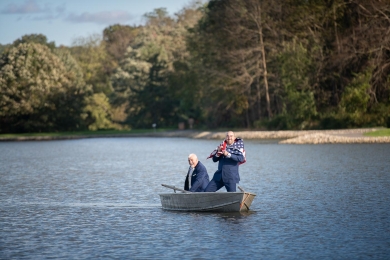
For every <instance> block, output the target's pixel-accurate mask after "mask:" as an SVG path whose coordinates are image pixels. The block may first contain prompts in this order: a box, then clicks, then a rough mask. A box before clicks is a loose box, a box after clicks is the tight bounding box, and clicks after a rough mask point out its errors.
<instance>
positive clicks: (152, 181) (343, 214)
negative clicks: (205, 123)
mask: <svg viewBox="0 0 390 260" xmlns="http://www.w3.org/2000/svg"><path fill="white" fill-rule="evenodd" d="M218 143H219V140H217V141H215V140H192V139H185V138H160V139H159V138H111V139H84V140H66V141H44V142H3V143H0V187H1V188H0V259H45V258H66V259H74V258H81V259H86V258H88V259H91V258H100V259H101V258H103V259H106V258H121V259H123V258H125V259H126V258H129V259H171V258H186V259H210V258H226V259H231V258H240V259H244V258H248V259H254V258H255V259H257V258H264V259H280V258H285V259H302V258H303V259H308V258H309V259H318V258H328V259H334V258H342V259H359V258H360V259H367V258H373V259H388V258H389V257H390V173H389V172H390V171H389V168H390V162H389V161H390V160H389V158H390V145H389V144H369V145H367V144H365V145H358V144H354V145H278V144H277V143H276V142H272V141H267V142H261V141H246V142H245V144H246V147H245V149H246V151H247V163H246V164H244V165H242V166H240V175H241V183H240V186H242V187H243V188H244V189H245V190H247V191H250V192H254V193H256V194H257V196H256V197H255V199H254V201H253V203H252V207H251V211H249V212H246V213H210V212H208V213H207V212H204V213H195V212H191V213H188V212H172V211H166V210H162V209H161V204H160V199H159V196H158V194H159V193H166V192H170V191H168V190H167V189H166V188H164V187H162V186H161V183H166V184H170V185H174V186H176V187H182V186H183V182H184V178H185V175H186V172H187V169H188V165H187V156H188V154H190V153H196V154H197V155H198V157H199V158H200V160H201V161H202V163H203V164H204V165H205V166H206V168H207V169H208V171H209V174H210V175H211V176H210V177H212V173H213V172H214V171H215V170H216V168H217V166H216V164H214V163H213V162H212V161H211V160H206V157H207V156H208V155H209V154H210V152H211V150H213V149H214V147H215V146H216V144H218ZM222 192H224V190H222Z"/></svg>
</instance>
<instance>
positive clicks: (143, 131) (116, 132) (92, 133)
mask: <svg viewBox="0 0 390 260" xmlns="http://www.w3.org/2000/svg"><path fill="white" fill-rule="evenodd" d="M170 130H172V129H156V130H153V129H137V130H125V131H119V130H99V131H79V132H52V133H22V134H0V138H11V139H12V138H19V137H65V136H104V135H107V136H112V135H127V134H129V135H131V134H148V133H154V132H157V133H160V132H166V131H170Z"/></svg>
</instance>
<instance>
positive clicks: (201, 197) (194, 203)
mask: <svg viewBox="0 0 390 260" xmlns="http://www.w3.org/2000/svg"><path fill="white" fill-rule="evenodd" d="M161 185H162V186H164V187H166V188H170V189H173V190H174V192H175V193H162V194H159V195H160V199H161V205H162V208H163V209H166V210H176V211H208V212H243V211H248V210H249V207H250V206H251V204H252V201H253V199H254V198H255V196H256V194H254V193H250V192H246V191H244V190H243V189H242V188H241V187H240V186H238V188H239V189H240V190H241V192H189V191H185V190H183V189H179V188H176V187H175V186H170V185H166V184H161ZM176 191H180V193H176Z"/></svg>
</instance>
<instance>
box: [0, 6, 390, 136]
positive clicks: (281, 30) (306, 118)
mask: <svg viewBox="0 0 390 260" xmlns="http://www.w3.org/2000/svg"><path fill="white" fill-rule="evenodd" d="M144 16H145V19H146V23H145V24H144V25H142V26H129V25H120V24H114V25H111V26H108V27H107V28H105V29H104V30H103V32H102V35H92V36H87V37H85V38H79V39H77V40H75V41H74V43H73V44H72V45H71V46H70V47H66V46H59V47H56V45H55V43H54V42H48V41H47V38H46V36H44V35H42V34H32V35H25V36H23V37H21V38H20V39H17V40H15V41H14V42H13V43H12V44H9V45H1V46H0V53H1V58H0V132H3V133H7V132H42V131H74V130H85V129H89V130H98V129H135V128H150V127H151V126H152V124H157V127H177V124H178V123H180V122H187V121H188V120H189V119H190V118H191V119H193V120H194V122H195V127H198V128H206V127H207V128H216V127H236V128H255V129H329V128H350V127H367V126H388V127H390V76H389V75H390V30H389V28H390V3H389V2H388V1H384V0H372V1H365V0H304V1H303V0H223V1H222V0H211V1H209V2H208V3H207V4H201V3H193V4H191V5H188V6H187V7H185V8H183V9H182V10H181V11H180V12H178V13H177V14H175V15H174V16H173V17H172V16H169V15H168V13H167V11H166V9H164V8H161V9H155V10H154V11H152V12H150V13H147V14H145V15H144Z"/></svg>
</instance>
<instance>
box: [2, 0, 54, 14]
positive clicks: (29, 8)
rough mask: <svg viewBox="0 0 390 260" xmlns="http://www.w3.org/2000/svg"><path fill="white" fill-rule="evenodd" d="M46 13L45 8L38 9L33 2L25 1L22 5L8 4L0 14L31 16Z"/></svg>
mask: <svg viewBox="0 0 390 260" xmlns="http://www.w3.org/2000/svg"><path fill="white" fill-rule="evenodd" d="M45 11H47V9H46V8H42V7H40V6H39V5H38V4H37V3H36V2H35V0H26V1H25V2H24V3H23V4H20V5H17V4H9V5H7V6H6V7H5V8H4V9H3V10H1V11H0V12H1V13H3V14H32V13H42V12H45Z"/></svg>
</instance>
